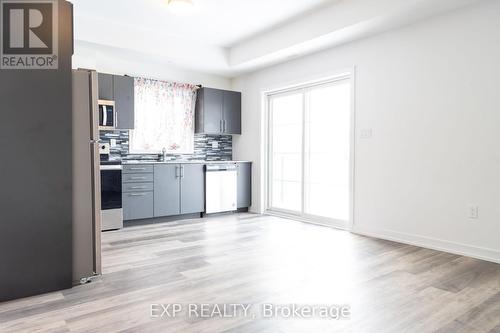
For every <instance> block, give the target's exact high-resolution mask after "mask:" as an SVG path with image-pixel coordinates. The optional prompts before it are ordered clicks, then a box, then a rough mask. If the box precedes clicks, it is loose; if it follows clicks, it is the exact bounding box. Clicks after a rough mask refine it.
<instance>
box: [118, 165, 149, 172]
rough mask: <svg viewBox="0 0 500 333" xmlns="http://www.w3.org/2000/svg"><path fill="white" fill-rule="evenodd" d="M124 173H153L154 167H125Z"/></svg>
mask: <svg viewBox="0 0 500 333" xmlns="http://www.w3.org/2000/svg"><path fill="white" fill-rule="evenodd" d="M123 173H153V165H124V166H123Z"/></svg>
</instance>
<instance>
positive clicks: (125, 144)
mask: <svg viewBox="0 0 500 333" xmlns="http://www.w3.org/2000/svg"><path fill="white" fill-rule="evenodd" d="M100 139H101V141H102V142H107V143H109V144H110V154H109V160H158V159H159V158H160V156H161V154H130V152H129V131H126V130H115V131H100ZM167 158H168V159H172V160H202V161H230V160H232V158H233V138H232V136H231V135H207V134H195V135H194V152H193V154H167Z"/></svg>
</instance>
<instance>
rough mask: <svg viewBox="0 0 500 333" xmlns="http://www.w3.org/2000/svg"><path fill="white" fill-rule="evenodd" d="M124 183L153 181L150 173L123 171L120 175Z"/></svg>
mask: <svg viewBox="0 0 500 333" xmlns="http://www.w3.org/2000/svg"><path fill="white" fill-rule="evenodd" d="M122 180H123V182H124V183H148V182H153V174H152V173H125V174H123V175H122Z"/></svg>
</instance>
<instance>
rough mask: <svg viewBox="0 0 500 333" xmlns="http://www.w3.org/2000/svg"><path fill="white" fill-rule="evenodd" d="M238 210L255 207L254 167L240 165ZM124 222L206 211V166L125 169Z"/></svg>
mask: <svg viewBox="0 0 500 333" xmlns="http://www.w3.org/2000/svg"><path fill="white" fill-rule="evenodd" d="M236 165H237V170H238V200H237V201H238V208H248V207H250V206H251V205H252V190H251V187H252V164H251V163H250V162H248V163H246V162H242V163H237V164H236ZM122 179H123V184H122V185H123V187H122V190H123V218H124V220H137V219H147V218H152V217H165V216H175V215H182V214H195V213H202V212H204V211H205V166H204V164H202V163H192V164H190V163H185V164H184V163H182V164H168V163H165V164H161V163H159V164H154V165H135V164H134V165H125V166H123V173H122Z"/></svg>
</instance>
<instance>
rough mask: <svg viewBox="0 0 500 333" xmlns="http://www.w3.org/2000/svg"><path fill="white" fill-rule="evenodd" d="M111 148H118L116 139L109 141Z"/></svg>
mask: <svg viewBox="0 0 500 333" xmlns="http://www.w3.org/2000/svg"><path fill="white" fill-rule="evenodd" d="M109 143H110V145H111V147H116V139H111V140H109Z"/></svg>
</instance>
